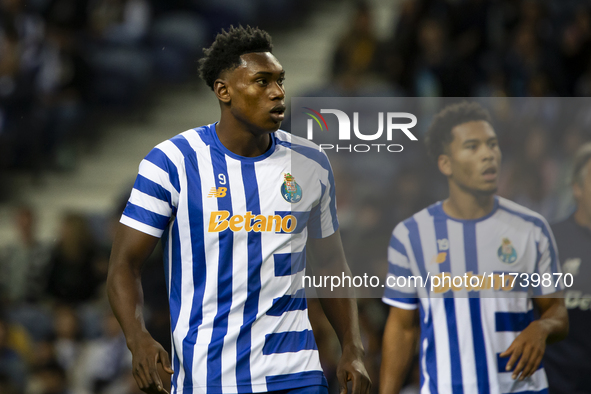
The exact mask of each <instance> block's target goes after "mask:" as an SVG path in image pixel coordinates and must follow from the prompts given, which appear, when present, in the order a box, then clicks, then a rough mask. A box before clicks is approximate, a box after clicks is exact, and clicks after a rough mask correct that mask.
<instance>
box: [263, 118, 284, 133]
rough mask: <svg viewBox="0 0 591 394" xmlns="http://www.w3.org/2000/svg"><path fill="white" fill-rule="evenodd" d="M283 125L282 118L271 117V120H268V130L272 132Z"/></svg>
mask: <svg viewBox="0 0 591 394" xmlns="http://www.w3.org/2000/svg"><path fill="white" fill-rule="evenodd" d="M280 127H281V121H280V120H275V119H271V121H270V122H268V125H267V128H266V129H267V130H268V131H269V132H270V133H272V132H274V131H277V130H279V128H280Z"/></svg>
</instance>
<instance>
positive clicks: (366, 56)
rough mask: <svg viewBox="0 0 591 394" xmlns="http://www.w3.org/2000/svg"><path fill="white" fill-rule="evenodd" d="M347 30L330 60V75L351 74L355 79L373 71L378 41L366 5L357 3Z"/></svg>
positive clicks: (369, 11)
mask: <svg viewBox="0 0 591 394" xmlns="http://www.w3.org/2000/svg"><path fill="white" fill-rule="evenodd" d="M349 26H350V27H349V30H348V31H347V32H345V34H344V35H343V36H342V37H341V38H340V39H339V43H338V44H337V49H336V51H335V54H334V56H333V60H332V75H333V76H338V75H342V74H343V73H347V72H350V73H353V74H355V75H356V77H357V78H363V76H364V75H365V74H367V73H369V72H372V71H375V67H376V64H375V62H376V53H377V49H378V40H377V38H376V37H375V34H374V32H373V31H372V28H373V26H374V23H373V20H372V17H371V10H370V8H369V6H368V4H367V3H365V2H358V3H357V4H356V6H355V13H354V15H353V17H352V21H351V23H350V25H349Z"/></svg>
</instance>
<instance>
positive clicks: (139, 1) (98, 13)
mask: <svg viewBox="0 0 591 394" xmlns="http://www.w3.org/2000/svg"><path fill="white" fill-rule="evenodd" d="M89 10H90V11H89V12H90V18H89V19H90V29H91V32H92V34H94V35H95V36H97V37H101V38H103V39H104V40H107V41H111V42H113V43H121V44H126V45H130V44H134V43H138V42H140V41H141V40H142V39H144V38H145V37H146V34H147V32H148V27H149V25H150V13H151V11H150V4H149V3H148V2H147V1H145V0H93V1H90V8H89Z"/></svg>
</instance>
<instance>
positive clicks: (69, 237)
mask: <svg viewBox="0 0 591 394" xmlns="http://www.w3.org/2000/svg"><path fill="white" fill-rule="evenodd" d="M97 258H98V253H97V249H96V245H95V242H94V240H93V238H92V235H91V233H90V230H89V228H88V223H87V222H86V219H85V218H84V217H83V216H81V215H79V214H76V213H68V214H66V215H65V216H64V218H63V220H62V225H61V230H60V237H59V239H58V241H57V244H56V246H55V247H54V249H53V251H52V253H51V261H50V267H51V269H50V273H49V279H48V285H47V291H48V294H49V295H51V296H52V297H53V298H54V299H56V300H57V301H60V302H64V303H71V304H78V303H80V302H83V301H88V300H90V299H91V298H92V297H93V296H94V295H95V293H96V290H97V288H98V286H99V285H100V282H99V279H98V278H97V274H96V267H95V263H96V262H97Z"/></svg>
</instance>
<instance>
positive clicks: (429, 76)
mask: <svg viewBox="0 0 591 394" xmlns="http://www.w3.org/2000/svg"><path fill="white" fill-rule="evenodd" d="M400 4H401V5H400V9H399V12H398V13H397V20H396V22H395V23H393V26H394V28H393V31H392V32H391V34H390V35H389V37H388V38H386V39H378V35H377V33H376V23H375V21H376V19H377V18H376V15H375V12H374V10H373V9H372V8H371V2H368V1H360V2H357V3H356V7H355V12H354V13H353V14H352V16H351V20H350V23H349V24H348V30H347V31H346V32H343V34H342V35H341V37H340V39H339V41H338V42H337V43H336V51H335V53H334V56H333V58H332V64H331V65H330V75H331V81H330V83H329V84H328V85H327V86H324V87H321V88H319V89H318V90H315V91H314V92H310V93H312V94H317V95H319V96H320V95H322V96H327V97H329V96H344V97H349V96H358V95H361V96H373V97H375V96H393V95H399V96H404V97H408V96H419V97H425V96H444V97H466V96H475V97H478V96H536V97H538V96H588V95H589V94H590V93H591V51H590V49H591V4H590V3H589V2H588V1H585V0H457V1H456V0H453V1H452V0H402V1H401V2H400Z"/></svg>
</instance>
